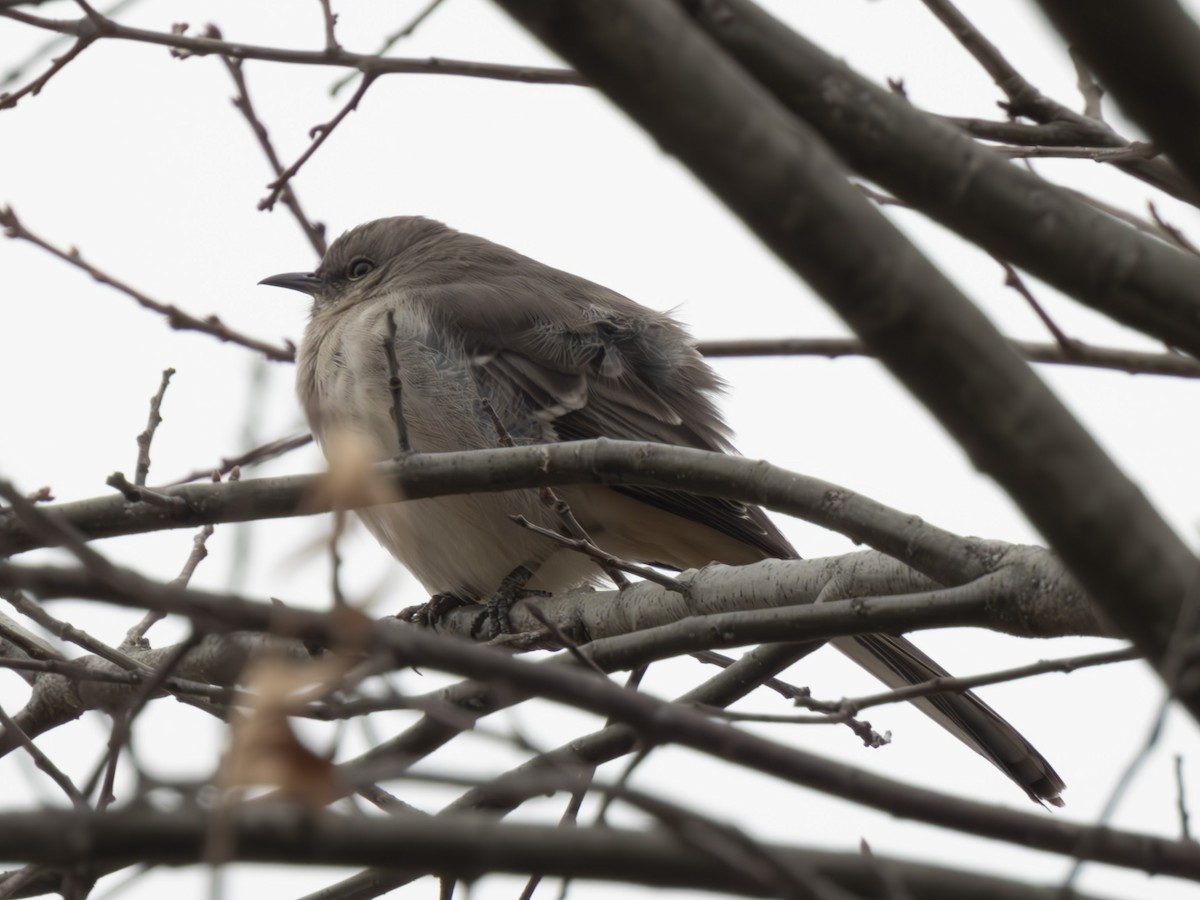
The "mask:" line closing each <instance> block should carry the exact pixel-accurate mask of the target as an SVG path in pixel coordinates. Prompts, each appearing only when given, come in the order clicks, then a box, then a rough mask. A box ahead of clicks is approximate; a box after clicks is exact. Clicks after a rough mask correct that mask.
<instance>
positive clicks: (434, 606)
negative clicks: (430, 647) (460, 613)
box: [396, 594, 471, 628]
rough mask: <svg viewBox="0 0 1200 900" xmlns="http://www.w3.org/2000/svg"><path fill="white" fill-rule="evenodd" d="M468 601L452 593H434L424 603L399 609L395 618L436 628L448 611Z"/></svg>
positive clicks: (419, 625)
mask: <svg viewBox="0 0 1200 900" xmlns="http://www.w3.org/2000/svg"><path fill="white" fill-rule="evenodd" d="M470 602H471V601H470V600H464V599H463V598H462V597H459V596H456V595H454V594H434V595H433V596H432V597H430V598H429V600H427V601H426V602H425V603H421V604H419V605H417V606H410V607H408V608H407V609H404V610H401V611H400V612H399V613H397V615H396V618H397V619H401V620H402V621H405V622H411V623H412V624H414V625H416V626H418V627H421V628H437V627H438V625H440V624H441V622H442V619H444V618H445V617H446V616H447V614H448V613H450V612H451V611H452V610H455V609H458V608H459V607H460V606H466V605H467V604H468V603H470Z"/></svg>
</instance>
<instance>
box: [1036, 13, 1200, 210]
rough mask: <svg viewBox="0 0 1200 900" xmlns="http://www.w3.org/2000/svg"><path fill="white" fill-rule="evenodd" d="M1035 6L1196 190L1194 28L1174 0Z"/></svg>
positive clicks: (1198, 33)
mask: <svg viewBox="0 0 1200 900" xmlns="http://www.w3.org/2000/svg"><path fill="white" fill-rule="evenodd" d="M1039 3H1040V5H1041V7H1042V9H1043V10H1044V11H1045V12H1046V15H1047V16H1048V17H1049V19H1050V21H1051V22H1053V23H1054V25H1055V26H1056V27H1057V28H1058V30H1059V31H1060V32H1062V34H1063V36H1064V37H1065V38H1066V39H1067V41H1068V42H1070V44H1071V45H1072V47H1073V48H1074V50H1075V52H1076V53H1078V55H1079V56H1080V57H1081V58H1082V59H1083V60H1084V62H1085V63H1086V64H1087V66H1088V68H1090V69H1091V70H1092V72H1094V73H1095V74H1096V75H1097V76H1098V77H1099V80H1100V82H1101V84H1103V85H1104V87H1105V88H1106V89H1107V90H1108V92H1109V93H1110V94H1111V95H1112V96H1113V97H1114V98H1115V99H1116V101H1117V103H1119V104H1120V106H1121V110H1122V111H1123V112H1124V113H1125V114H1126V115H1128V116H1129V118H1131V119H1132V120H1133V121H1135V122H1137V123H1138V124H1139V125H1141V126H1142V128H1144V129H1145V130H1146V134H1148V135H1149V136H1150V139H1151V140H1152V141H1153V142H1154V143H1155V144H1156V145H1157V146H1159V147H1161V148H1162V150H1163V152H1164V153H1166V155H1167V157H1168V158H1170V159H1171V161H1172V162H1174V163H1175V165H1177V166H1179V168H1180V169H1181V170H1182V171H1183V173H1184V175H1185V176H1186V177H1187V179H1188V181H1189V182H1190V183H1191V185H1192V187H1193V188H1198V187H1200V135H1198V134H1197V132H1196V129H1195V127H1194V123H1195V122H1196V121H1198V120H1200V26H1197V24H1196V22H1195V21H1194V20H1193V19H1192V17H1191V16H1189V15H1188V13H1187V12H1186V11H1185V10H1184V9H1183V8H1182V7H1181V6H1180V5H1179V4H1178V3H1177V2H1175V0H1158V2H1156V3H1142V2H1138V0H1110V2H1108V3H1105V4H1103V7H1101V6H1094V5H1093V4H1088V5H1087V7H1086V9H1085V8H1084V7H1082V6H1080V5H1079V4H1077V3H1073V2H1069V0H1068V2H1063V0H1039Z"/></svg>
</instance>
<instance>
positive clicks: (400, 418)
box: [383, 309, 412, 454]
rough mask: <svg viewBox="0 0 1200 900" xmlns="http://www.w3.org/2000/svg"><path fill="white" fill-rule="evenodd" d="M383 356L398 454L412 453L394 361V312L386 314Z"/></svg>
mask: <svg viewBox="0 0 1200 900" xmlns="http://www.w3.org/2000/svg"><path fill="white" fill-rule="evenodd" d="M383 354H384V356H386V357H387V365H388V390H389V391H390V392H391V395H392V421H393V422H395V423H396V438H397V440H398V442H399V444H400V453H401V454H406V453H411V452H412V444H410V443H409V442H408V423H407V422H405V420H404V397H403V394H402V391H403V390H404V382H403V381H401V380H400V363H399V362H398V361H397V360H396V314H395V311H394V310H390V309H389V310H388V313H387V334H386V335H385V336H384V341H383Z"/></svg>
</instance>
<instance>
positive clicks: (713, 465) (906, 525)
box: [0, 439, 988, 584]
mask: <svg viewBox="0 0 1200 900" xmlns="http://www.w3.org/2000/svg"><path fill="white" fill-rule="evenodd" d="M378 472H379V475H380V476H381V477H383V478H386V479H387V480H388V481H390V483H391V488H392V489H391V490H385V491H369V492H367V496H362V497H355V498H337V499H338V506H339V508H353V507H355V506H367V505H372V504H375V503H381V502H387V501H390V500H392V499H394V498H395V497H404V498H406V499H410V500H416V499H419V498H422V497H435V496H440V495H444V494H460V493H473V492H481V491H485V492H486V491H501V490H509V489H513V488H529V487H540V486H542V485H550V486H555V485H563V484H588V483H598V484H645V485H652V486H658V487H669V488H674V489H676V490H688V491H692V492H694V493H697V494H704V495H707V496H713V497H728V498H730V499H733V500H741V501H744V502H748V503H755V504H759V505H762V506H765V507H767V508H769V509H773V510H776V511H777V512H782V513H786V514H788V515H793V516H797V517H799V518H802V519H806V520H807V521H810V522H813V523H815V524H818V525H822V526H824V527H826V528H830V529H832V530H834V531H838V532H840V533H842V534H844V535H846V536H847V537H848V538H850V539H851V540H853V541H855V542H856V543H863V544H867V545H868V546H871V547H874V548H875V549H877V550H880V551H882V552H884V553H887V554H888V555H889V556H893V557H895V558H896V559H899V560H901V561H902V562H904V563H906V564H908V565H911V566H913V568H915V569H917V570H918V571H920V572H923V573H925V574H926V575H929V576H930V577H931V578H934V579H936V580H937V581H939V582H941V583H943V584H961V583H962V582H965V581H970V580H972V579H974V578H977V577H979V576H980V575H981V574H984V573H985V572H986V571H988V563H987V560H986V556H987V551H986V549H985V547H984V544H983V543H982V542H980V541H977V540H973V539H965V538H961V537H958V536H957V535H954V534H951V533H950V532H948V531H945V530H943V529H940V528H937V527H935V526H933V525H930V524H928V523H926V522H923V521H921V519H920V518H918V517H917V516H914V515H911V514H909V513H905V512H901V511H900V510H896V509H891V508H890V507H887V506H884V505H883V504H882V503H877V502H876V501H874V500H871V499H869V498H867V497H864V496H862V495H860V494H856V493H854V492H853V491H850V490H848V489H846V488H843V487H839V486H837V485H834V484H830V483H829V482H827V481H821V480H820V479H817V478H809V477H807V476H804V475H799V474H797V473H795V472H789V471H787V470H786V469H781V468H779V467H777V466H772V465H771V464H769V463H767V462H764V461H762V460H750V459H746V458H744V457H739V456H731V455H727V454H723V453H709V452H706V451H703V450H693V449H691V448H688V447H675V446H668V445H665V444H648V443H641V442H637V441H610V440H605V439H598V440H589V441H572V442H569V443H562V444H541V445H535V446H528V447H500V448H495V449H490V450H470V451H461V452H456V453H437V454H422V453H413V454H410V455H408V456H405V457H404V458H403V459H400V460H395V461H392V462H388V463H383V464H381V465H380V466H379V467H378ZM323 484H324V480H323V478H322V477H320V476H312V475H293V476H287V477H282V478H258V479H247V480H245V481H239V482H225V483H220V484H212V483H209V484H189V485H174V486H170V487H163V488H160V489H158V492H159V493H161V494H162V495H165V496H166V497H170V498H180V499H181V500H182V501H183V502H180V503H166V504H151V503H129V502H128V501H126V500H125V498H124V497H121V496H107V497H100V498H95V499H92V500H80V501H77V502H74V503H62V504H57V505H49V504H42V505H39V506H38V507H37V508H38V510H40V511H41V512H43V513H46V514H49V515H52V516H56V517H58V518H60V519H61V520H63V521H65V522H66V523H67V524H70V525H71V526H72V527H73V528H74V529H75V530H76V531H77V532H79V534H80V535H81V536H82V537H84V538H87V539H95V538H101V537H115V536H118V535H126V534H141V533H145V532H151V531H161V530H165V529H169V528H188V527H194V526H197V525H203V524H206V523H209V524H219V523H222V522H246V521H252V520H258V519H272V518H282V517H288V516H297V515H311V514H314V513H320V512H328V511H329V510H330V509H331V508H332V506H333V503H332V502H331V500H332V498H330V497H329V495H328V491H326V490H322V485H323ZM514 527H516V526H514ZM42 546H45V543H44V540H43V539H41V538H40V537H39V536H38V533H37V530H36V529H34V528H32V527H31V525H30V523H28V522H23V521H22V520H21V519H20V517H19V516H17V515H16V513H14V512H13V511H12V510H9V509H2V508H0V556H4V555H11V554H13V553H20V552H23V551H25V550H29V549H32V548H35V547H42Z"/></svg>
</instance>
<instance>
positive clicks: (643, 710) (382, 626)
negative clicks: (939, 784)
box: [2, 565, 1200, 878]
mask: <svg viewBox="0 0 1200 900" xmlns="http://www.w3.org/2000/svg"><path fill="white" fill-rule="evenodd" d="M14 568H15V567H12V566H7V565H6V566H3V567H2V570H3V572H4V575H5V578H6V579H7V576H8V574H10V573H11V572H12V570H13V569H14ZM60 574H63V573H60ZM128 574H129V575H130V576H131V578H130V580H131V581H132V577H133V576H132V573H128ZM85 580H87V581H88V582H90V585H91V586H90V587H85V586H84V585H77V584H73V585H71V590H70V592H71V594H72V595H73V596H79V595H81V594H80V590H79V589H80V588H82V589H83V593H84V594H86V593H87V592H88V591H95V590H96V589H97V588H100V589H101V590H102V591H103V590H105V586H104V585H97V584H96V582H95V580H94V579H90V578H88V579H85ZM60 587H64V588H65V587H66V583H65V582H64V583H63V584H62V585H60ZM105 599H109V600H112V601H113V602H116V603H120V604H123V605H149V606H152V607H155V608H161V609H163V610H164V611H169V612H174V613H178V614H181V615H184V616H187V617H188V618H189V619H191V620H192V621H193V622H194V623H195V624H196V626H197V628H199V629H200V630H208V629H218V630H229V628H230V626H231V625H232V624H233V623H234V622H237V623H239V626H240V625H246V624H249V625H251V626H252V627H253V628H254V629H256V630H257V629H261V630H267V631H272V632H274V633H276V634H280V635H284V636H291V637H294V638H299V639H301V640H304V641H311V642H315V643H317V644H319V645H320V646H325V647H337V646H346V645H350V646H357V647H360V648H361V649H362V651H363V652H364V653H367V654H368V655H372V654H374V653H386V654H388V655H389V656H391V657H392V658H394V659H395V660H396V661H397V663H398V664H402V665H409V666H418V667H428V668H434V669H439V670H442V671H446V672H452V673H455V674H457V675H460V676H463V677H466V678H470V679H473V680H476V681H483V682H486V683H488V684H489V685H490V686H491V688H492V689H493V690H497V691H499V692H501V693H503V694H508V695H509V696H510V697H511V698H512V700H513V702H516V701H517V700H519V699H523V698H526V697H531V696H540V697H544V698H546V699H548V700H551V701H554V702H558V703H565V704H568V705H571V706H574V707H576V708H579V709H582V710H585V711H588V712H591V713H593V714H596V715H599V716H602V717H605V718H612V719H614V720H616V721H620V722H624V723H625V724H627V725H629V726H630V727H632V728H634V729H635V730H636V731H637V732H638V734H639V735H640V737H641V738H642V740H644V741H648V742H651V743H675V744H678V745H680V746H682V747H687V748H691V749H693V750H697V751H699V752H701V753H704V754H706V755H709V756H712V757H714V758H716V759H720V760H723V761H725V762H728V763H734V764H736V765H739V766H743V767H746V768H748V769H751V770H754V771H758V772H762V773H764V774H767V775H770V776H773V777H775V778H778V779H780V780H782V781H786V782H789V783H792V784H796V785H801V786H806V787H812V788H816V789H818V790H821V791H824V792H826V793H829V794H832V795H834V796H837V797H841V798H843V799H846V800H850V801H852V802H856V803H862V804H866V805H869V806H871V807H874V808H876V809H880V810H884V811H886V812H889V813H891V814H892V815H896V816H900V817H903V818H911V819H914V820H918V821H923V822H927V823H929V824H934V825H941V826H943V827H951V828H954V829H956V830H957V831H959V832H966V833H971V834H977V835H984V836H988V837H992V838H996V839H999V840H1005V841H1009V842H1013V843H1016V844H1020V845H1022V846H1026V847H1036V848H1039V849H1042V850H1047V851H1050V852H1055V853H1065V854H1070V855H1073V856H1078V857H1081V858H1086V859H1096V860H1103V861H1105V862H1107V863H1110V864H1114V865H1123V866H1130V867H1134V868H1139V869H1141V868H1144V867H1146V866H1148V865H1149V866H1152V867H1153V868H1154V870H1155V871H1156V872H1157V873H1158V874H1169V875H1179V876H1180V877H1187V878H1200V847H1198V846H1197V845H1195V844H1193V843H1191V842H1179V841H1171V840H1164V839H1161V838H1154V837H1151V836H1148V835H1142V834H1132V833H1127V832H1121V831H1117V830H1114V829H1108V828H1105V829H1092V828H1086V827H1080V826H1075V825H1071V824H1069V823H1066V822H1062V821H1049V820H1047V819H1045V818H1043V817H1041V816H1039V815H1032V814H1027V813H1018V812H1014V811H1011V810H1005V809H998V808H995V807H992V806H989V805H987V804H983V803H978V802H975V801H970V800H964V799H962V798H960V797H956V796H954V795H951V794H946V793H944V792H939V791H933V790H926V789H921V788H914V787H912V786H909V785H905V784H902V783H900V782H897V781H894V780H892V779H888V778H883V777H880V776H877V775H873V774H870V773H867V772H864V771H862V770H861V769H857V768H855V767H852V766H847V765H844V764H840V763H836V762H833V761H830V760H827V759H823V758H820V757H817V756H814V755H812V754H809V753H805V752H803V751H800V750H798V749H795V748H792V747H787V746H785V745H783V744H779V743H776V742H774V741H770V740H767V739H765V738H763V737H760V736H759V735H757V734H754V733H750V732H742V731H739V730H737V729H735V728H733V727H731V726H729V725H727V724H725V723H721V722H716V721H714V720H712V719H711V718H710V717H709V716H708V715H707V714H704V713H701V712H698V711H697V710H694V709H689V708H686V707H680V706H678V705H675V704H671V703H668V702H665V701H662V700H659V699H657V698H654V697H650V696H647V695H645V694H642V693H639V692H632V691H628V690H626V689H625V688H623V687H621V686H619V685H616V684H613V683H612V682H610V681H607V680H605V679H602V678H599V677H597V676H596V674H595V673H594V672H593V671H591V670H589V669H584V668H581V667H579V666H578V665H576V664H574V663H573V662H570V661H567V662H559V661H555V660H551V661H549V662H546V663H531V662H527V661H525V660H522V659H520V658H517V657H514V656H512V655H511V654H510V653H509V652H508V651H507V650H502V649H499V648H493V647H489V646H485V645H479V644H472V643H469V642H466V641H462V640H460V639H457V638H453V637H449V636H445V635H438V634H435V633H433V632H431V631H429V630H427V629H419V628H413V627H411V626H407V625H405V624H404V623H401V622H398V621H397V620H395V619H385V620H383V621H380V622H376V623H373V624H371V625H370V626H369V627H368V626H367V623H365V622H363V621H362V620H355V619H348V618H347V612H348V611H347V610H346V609H345V608H341V609H338V610H334V611H333V612H332V613H317V612H310V611H307V610H300V609H294V608H281V607H280V606H279V605H277V604H266V603H256V602H254V601H251V600H247V599H245V598H240V597H233V596H228V595H212V594H208V593H206V592H202V591H196V590H191V589H182V588H172V587H166V586H162V585H157V584H154V583H151V582H143V583H142V584H140V585H137V587H136V591H134V592H131V593H130V594H122V595H120V596H118V595H116V594H112V595H107V596H106V597H105ZM848 605H853V604H848ZM594 659H596V661H597V662H598V663H599V664H601V665H604V666H605V668H608V666H607V665H605V663H606V662H607V661H606V660H604V659H603V658H602V657H600V658H596V657H594ZM10 821H11V820H10ZM348 821H353V820H348ZM423 821H424V820H423ZM5 838H7V835H6V836H5ZM5 846H6V847H8V848H9V851H8V852H10V853H11V852H14V851H15V850H16V849H17V848H18V846H19V847H20V850H21V853H20V855H21V856H24V855H25V854H26V852H30V853H44V852H46V851H45V850H44V849H42V850H33V851H27V850H26V849H25V845H24V844H21V845H16V844H13V843H11V842H6V843H5ZM143 849H144V850H145V851H146V854H147V855H151V854H153V848H152V847H146V848H143ZM76 852H77V851H76ZM126 852H128V850H127V848H126ZM390 853H391V855H389V856H388V857H387V858H386V859H383V858H381V859H374V858H372V859H368V860H363V861H364V862H367V863H370V864H391V865H395V856H394V846H393V847H392V848H391V850H390ZM30 858H33V859H41V857H33V856H31V857H30ZM143 858H144V857H143ZM308 858H310V859H314V860H315V859H317V858H319V857H315V856H314V857H308Z"/></svg>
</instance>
